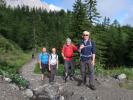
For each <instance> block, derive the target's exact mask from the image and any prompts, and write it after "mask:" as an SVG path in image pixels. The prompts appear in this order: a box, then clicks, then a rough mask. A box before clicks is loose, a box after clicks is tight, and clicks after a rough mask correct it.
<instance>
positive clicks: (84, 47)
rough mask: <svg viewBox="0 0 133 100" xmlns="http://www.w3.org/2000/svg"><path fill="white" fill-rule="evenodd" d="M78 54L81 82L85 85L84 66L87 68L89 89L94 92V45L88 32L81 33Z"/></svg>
mask: <svg viewBox="0 0 133 100" xmlns="http://www.w3.org/2000/svg"><path fill="white" fill-rule="evenodd" d="M79 52H80V66H81V75H82V82H83V84H84V85H86V65H87V67H89V88H91V89H92V90H95V89H96V88H95V85H94V65H95V53H96V49H95V43H94V42H93V41H91V39H90V33H89V32H88V31H84V32H83V40H81V43H80V45H79Z"/></svg>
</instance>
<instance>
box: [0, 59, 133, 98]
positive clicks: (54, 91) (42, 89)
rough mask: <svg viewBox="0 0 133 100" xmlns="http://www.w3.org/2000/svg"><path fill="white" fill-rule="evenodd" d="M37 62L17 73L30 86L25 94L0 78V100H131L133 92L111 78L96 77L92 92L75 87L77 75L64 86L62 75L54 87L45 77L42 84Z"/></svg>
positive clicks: (82, 86)
mask: <svg viewBox="0 0 133 100" xmlns="http://www.w3.org/2000/svg"><path fill="white" fill-rule="evenodd" d="M36 62H37V60H36V59H34V60H31V61H30V62H28V63H27V64H25V65H24V66H23V67H22V69H21V70H20V74H21V75H22V76H23V77H24V78H25V79H26V80H28V81H29V83H30V84H29V89H27V90H26V91H21V90H19V88H17V87H16V86H14V85H13V84H9V83H7V82H4V81H2V80H1V78H0V100H133V90H127V89H125V88H120V87H119V84H118V83H119V80H117V79H114V78H112V77H106V78H105V77H96V81H95V84H96V87H97V90H95V91H93V90H91V89H90V88H88V87H86V86H84V85H81V86H78V83H79V79H80V76H76V77H75V80H74V81H71V80H68V81H67V82H66V83H65V82H64V80H63V79H62V77H61V76H56V82H55V83H53V84H49V80H48V78H47V77H46V78H45V80H44V81H41V79H40V76H41V75H40V74H35V73H34V72H33V71H34V67H35V64H36ZM24 92H25V94H26V96H25V95H23V94H24Z"/></svg>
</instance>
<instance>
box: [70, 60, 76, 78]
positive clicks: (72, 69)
mask: <svg viewBox="0 0 133 100" xmlns="http://www.w3.org/2000/svg"><path fill="white" fill-rule="evenodd" d="M70 66H71V71H70V72H71V73H70V76H72V77H73V76H74V71H75V66H74V62H73V60H71V61H70Z"/></svg>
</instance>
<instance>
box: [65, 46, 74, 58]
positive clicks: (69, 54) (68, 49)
mask: <svg viewBox="0 0 133 100" xmlns="http://www.w3.org/2000/svg"><path fill="white" fill-rule="evenodd" d="M63 48H64V56H65V57H67V58H71V57H72V56H73V46H72V45H64V47H63Z"/></svg>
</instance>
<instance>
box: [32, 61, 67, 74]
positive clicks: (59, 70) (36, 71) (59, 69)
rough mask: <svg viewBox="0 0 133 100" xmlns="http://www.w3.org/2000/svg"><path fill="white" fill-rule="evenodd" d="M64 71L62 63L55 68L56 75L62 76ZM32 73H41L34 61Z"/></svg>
mask: <svg viewBox="0 0 133 100" xmlns="http://www.w3.org/2000/svg"><path fill="white" fill-rule="evenodd" d="M63 71H64V66H63V65H62V64H60V65H59V68H58V70H57V75H58V76H62V75H63ZM34 73H35V74H41V71H40V67H39V64H38V63H36V65H35V68H34Z"/></svg>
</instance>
